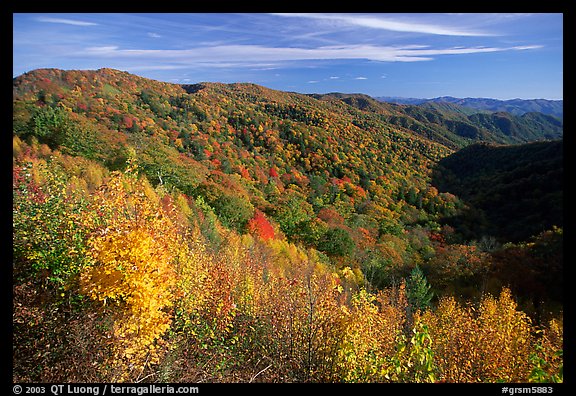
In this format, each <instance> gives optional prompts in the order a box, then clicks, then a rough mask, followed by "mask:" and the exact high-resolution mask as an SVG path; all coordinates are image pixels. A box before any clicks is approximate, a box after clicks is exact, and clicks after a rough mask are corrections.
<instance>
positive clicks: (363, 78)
mask: <svg viewBox="0 0 576 396" xmlns="http://www.w3.org/2000/svg"><path fill="white" fill-rule="evenodd" d="M354 80H368V77H362V76H360V77H356V78H354Z"/></svg>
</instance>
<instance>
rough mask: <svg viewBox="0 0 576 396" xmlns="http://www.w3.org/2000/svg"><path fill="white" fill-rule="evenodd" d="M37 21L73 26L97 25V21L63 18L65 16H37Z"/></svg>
mask: <svg viewBox="0 0 576 396" xmlns="http://www.w3.org/2000/svg"><path fill="white" fill-rule="evenodd" d="M36 20H37V21H38V22H47V23H62V24H64V25H74V26H98V25H99V24H98V23H94V22H86V21H79V20H76V19H65V18H52V17H38V18H36Z"/></svg>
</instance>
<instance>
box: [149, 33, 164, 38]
mask: <svg viewBox="0 0 576 396" xmlns="http://www.w3.org/2000/svg"><path fill="white" fill-rule="evenodd" d="M148 37H152V38H161V37H162V36H161V35H159V34H158V33H154V32H148Z"/></svg>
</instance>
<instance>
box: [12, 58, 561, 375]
mask: <svg viewBox="0 0 576 396" xmlns="http://www.w3.org/2000/svg"><path fill="white" fill-rule="evenodd" d="M562 125H563V124H562V120H561V119H560V118H557V117H554V116H550V115H544V114H541V113H536V112H533V113H526V114H524V115H514V114H510V113H505V112H494V113H490V112H487V111H482V112H480V111H478V112H475V111H472V110H471V109H470V108H465V107H459V106H456V105H450V106H447V105H438V104H427V105H402V104H391V103H384V102H380V101H378V100H376V99H374V98H371V97H369V96H366V95H360V94H358V95H353V94H336V93H335V94H322V95H304V94H299V93H294V92H284V91H276V90H272V89H268V88H265V87H263V86H259V85H254V84H248V83H235V84H223V83H199V84H194V85H179V84H171V83H165V82H159V81H155V80H149V79H145V78H142V77H139V76H136V75H133V74H129V73H127V72H122V71H118V70H114V69H99V70H83V71H79V70H69V71H64V70H59V69H38V70H34V71H31V72H29V73H26V74H23V75H21V76H19V77H17V78H14V80H13V151H12V152H13V159H12V164H13V178H12V181H13V190H12V191H13V207H12V221H13V266H12V276H13V323H12V328H13V373H12V377H13V381H14V382H82V383H89V382H191V383H197V382H379V383H382V382H510V383H512V382H546V383H550V382H563V212H562V207H563V205H562V201H563V186H562V179H563V140H562V137H563V131H562Z"/></svg>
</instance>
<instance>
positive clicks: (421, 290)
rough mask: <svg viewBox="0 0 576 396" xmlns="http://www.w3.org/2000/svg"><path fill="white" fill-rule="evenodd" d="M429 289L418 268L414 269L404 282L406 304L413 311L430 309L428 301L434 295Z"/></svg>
mask: <svg viewBox="0 0 576 396" xmlns="http://www.w3.org/2000/svg"><path fill="white" fill-rule="evenodd" d="M430 287H431V286H430V284H429V283H428V281H427V280H426V276H425V275H424V273H423V272H422V270H421V269H420V267H418V266H416V267H414V269H413V270H412V272H411V273H410V278H408V281H407V282H406V294H407V297H408V303H409V304H410V306H411V307H412V308H413V309H414V310H419V309H421V310H424V309H426V308H429V307H430V301H431V300H432V297H433V295H434V294H433V293H432V292H431V291H430Z"/></svg>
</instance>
